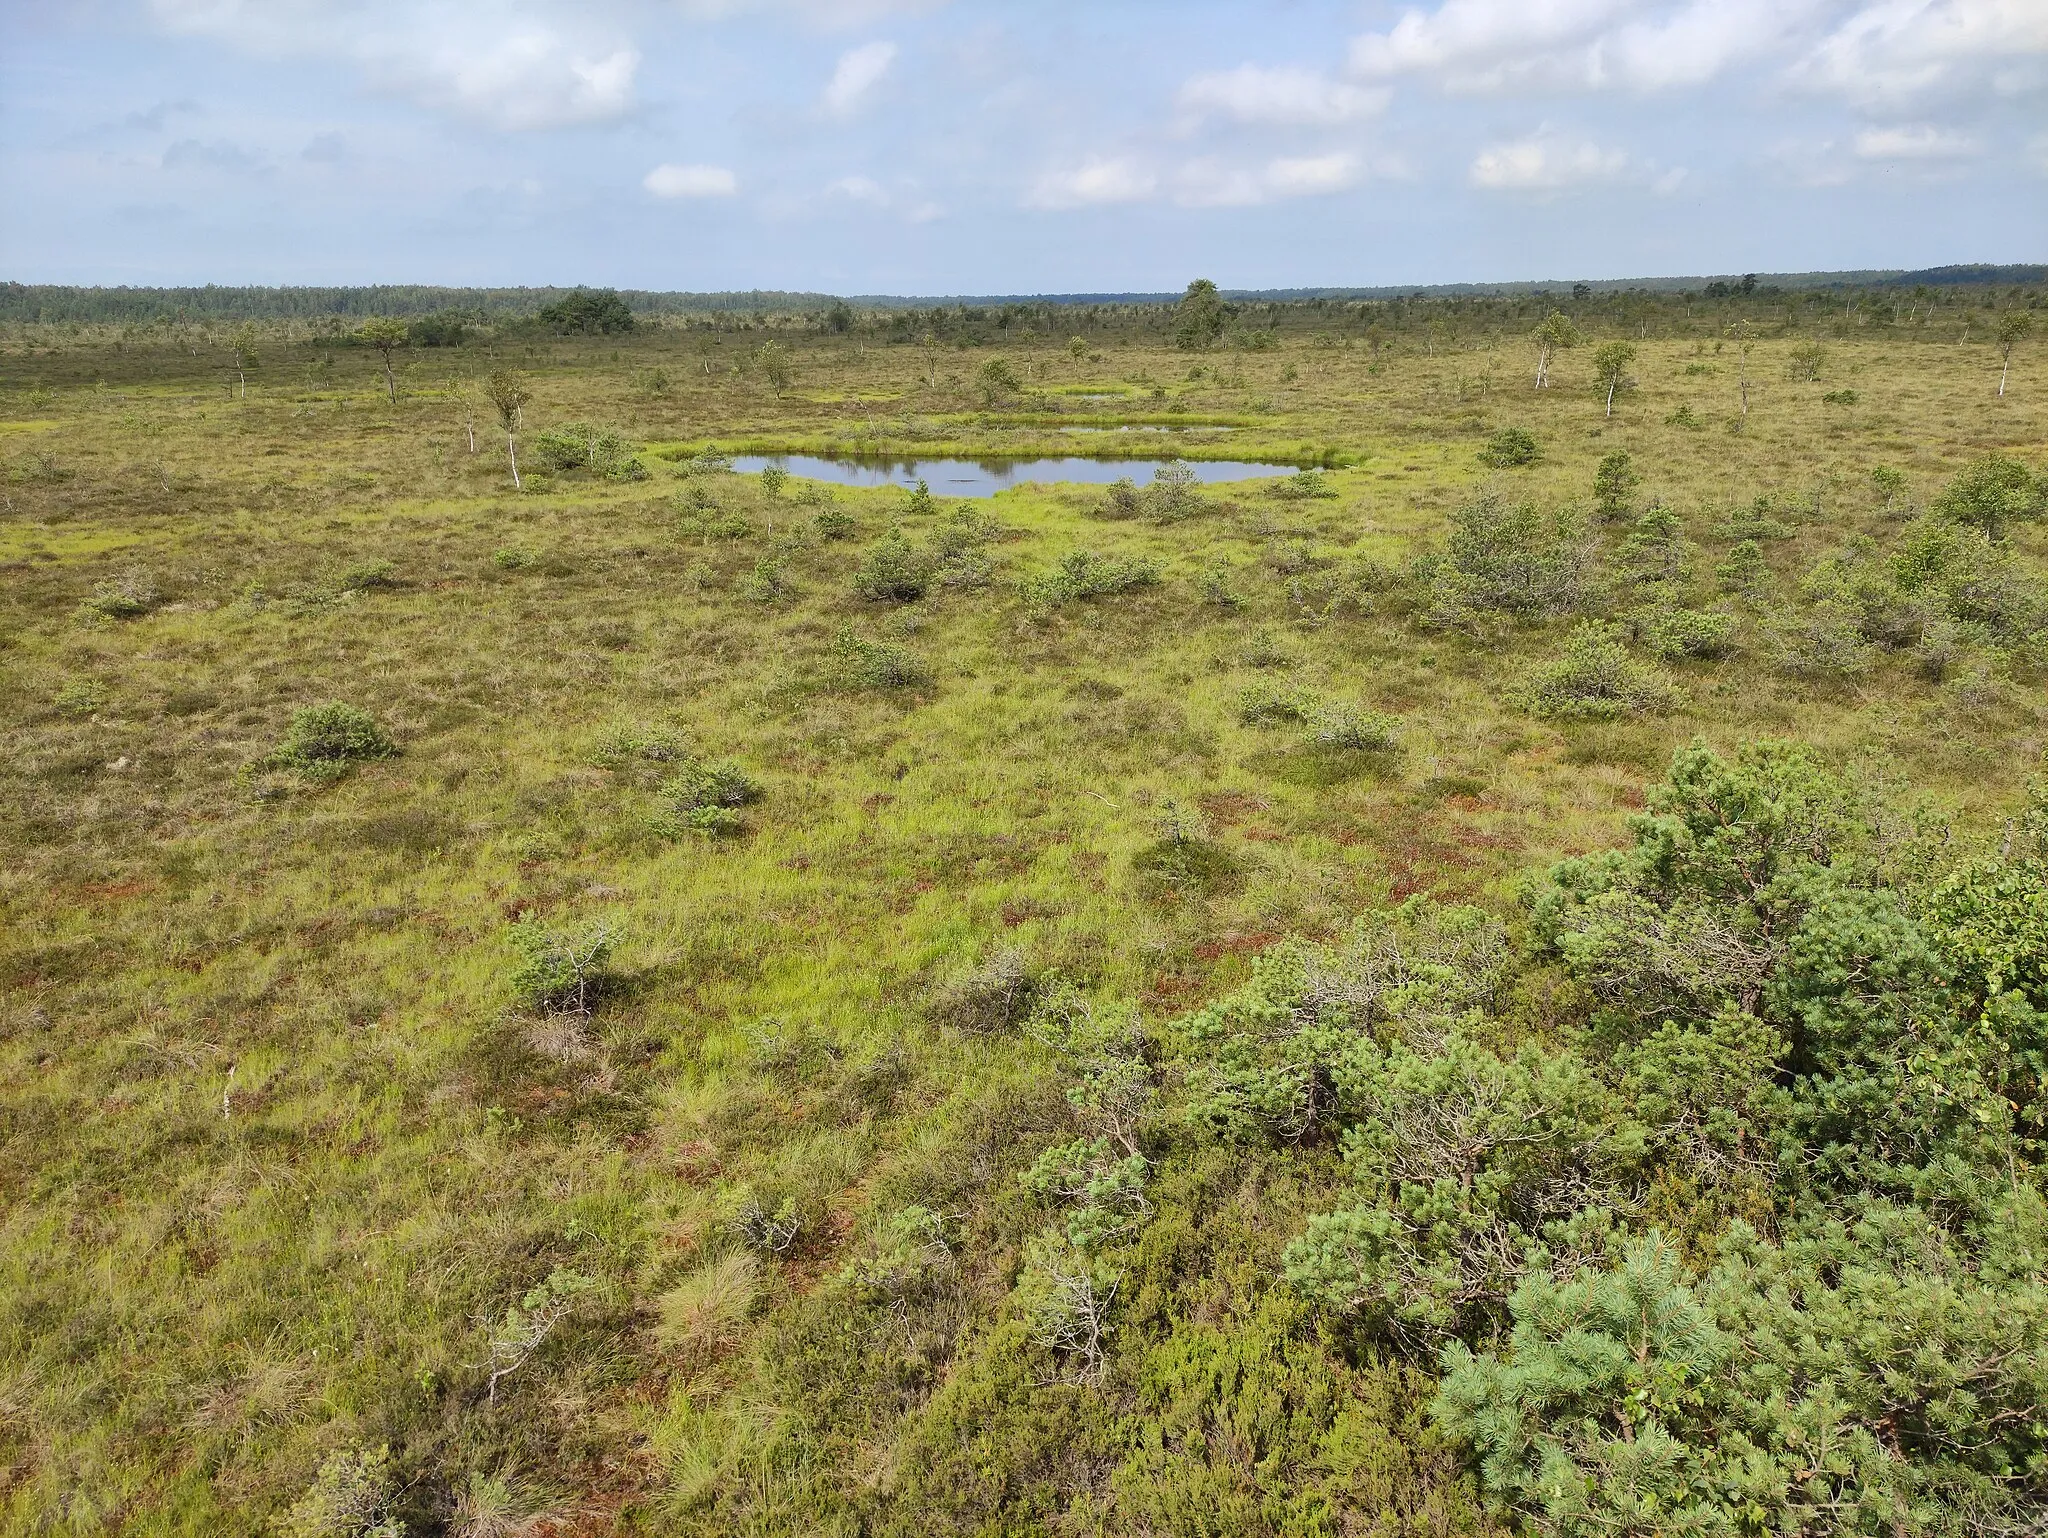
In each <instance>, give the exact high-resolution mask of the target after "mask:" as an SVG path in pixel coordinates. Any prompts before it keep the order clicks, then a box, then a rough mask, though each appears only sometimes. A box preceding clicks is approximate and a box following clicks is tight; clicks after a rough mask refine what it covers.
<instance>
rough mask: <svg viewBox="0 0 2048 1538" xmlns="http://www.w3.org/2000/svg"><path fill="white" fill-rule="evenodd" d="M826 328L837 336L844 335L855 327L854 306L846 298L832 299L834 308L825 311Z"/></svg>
mask: <svg viewBox="0 0 2048 1538" xmlns="http://www.w3.org/2000/svg"><path fill="white" fill-rule="evenodd" d="M825 329H826V330H827V331H830V332H832V333H833V334H834V335H835V336H844V335H845V334H846V333H847V332H849V331H851V330H852V329H853V306H852V305H850V304H848V303H847V302H846V301H845V300H844V299H835V300H833V301H832V308H831V309H829V310H827V311H826V312H825Z"/></svg>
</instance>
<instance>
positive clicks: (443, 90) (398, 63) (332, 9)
mask: <svg viewBox="0 0 2048 1538" xmlns="http://www.w3.org/2000/svg"><path fill="white" fill-rule="evenodd" d="M151 3H152V6H153V9H154V10H155V12H156V15H157V18H158V19H159V20H160V21H161V22H162V23H163V24H164V25H165V26H167V27H169V28H171V29H172V30H174V31H179V32H188V33H196V34H199V35H202V36H209V37H217V38H221V39H223V40H225V41H227V42H230V43H233V44H235V45H237V46H239V47H242V48H244V49H246V50H248V51H249V52H251V53H255V54H258V55H262V56H268V57H308V58H339V59H344V60H347V61H348V62H349V63H351V64H354V65H355V66H356V67H357V68H358V69H360V70H361V71H362V72H363V74H364V75H365V76H366V77H367V78H368V79H369V81H370V83H371V84H372V85H373V86H375V87H376V88H378V89H379V90H384V91H389V92H391V93H392V94H394V95H400V96H406V97H410V98H411V99H413V100H414V101H417V102H419V103H421V104H422V105H424V106H428V107H434V108H439V109H444V110H447V111H452V112H456V113H459V114H461V115H463V116H465V117H471V118H475V119H477V120H479V121H481V122H484V123H488V124H490V125H492V126H493V127H497V128H505V129H522V128H555V127H560V126H563V125H565V124H570V123H586V122H594V121H599V120H602V119H605V118H614V117H618V116H619V115H620V114H622V113H624V112H626V111H628V110H629V109H630V108H631V107H632V105H633V77H634V75H635V74H636V73H637V72H638V70H639V66H640V55H639V54H638V52H636V51H635V50H634V49H633V48H632V47H631V46H630V45H629V44H628V43H627V41H626V40H625V39H623V38H621V37H619V36H618V35H617V34H616V33H613V32H611V31H609V30H606V29H602V28H593V27H592V26H591V24H590V22H589V21H588V20H587V19H586V18H585V17H584V16H583V15H582V14H580V13H578V12H577V11H574V10H565V11H564V12H563V13H562V14H561V15H560V16H559V17H557V16H556V15H555V10H556V7H555V6H554V5H552V4H549V3H545V0H485V3H481V4H477V5H470V6H455V5H451V4H448V3H445V0H443V3H438V4H418V3H415V4H403V3H396V0H356V3H350V0H151Z"/></svg>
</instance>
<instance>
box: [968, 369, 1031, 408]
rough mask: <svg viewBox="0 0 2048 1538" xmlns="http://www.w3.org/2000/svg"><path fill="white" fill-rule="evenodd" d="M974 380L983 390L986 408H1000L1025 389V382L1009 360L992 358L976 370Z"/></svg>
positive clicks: (982, 394)
mask: <svg viewBox="0 0 2048 1538" xmlns="http://www.w3.org/2000/svg"><path fill="white" fill-rule="evenodd" d="M974 379H975V383H976V384H977V385H979V386H980V388H981V400H982V404H983V405H985V406H1000V405H1001V404H1002V403H1003V402H1004V401H1006V400H1008V399H1010V398H1011V397H1012V396H1014V395H1015V394H1016V393H1017V392H1018V391H1019V390H1021V389H1023V388H1024V381H1023V380H1022V379H1020V378H1019V377H1018V375H1017V370H1016V368H1015V367H1014V366H1013V365H1012V364H1011V363H1010V360H1009V359H1007V358H990V359H989V360H988V361H987V362H986V363H984V364H982V366H981V367H980V368H979V369H977V370H975V374H974Z"/></svg>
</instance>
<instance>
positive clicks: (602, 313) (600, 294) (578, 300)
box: [534, 288, 635, 336]
mask: <svg viewBox="0 0 2048 1538" xmlns="http://www.w3.org/2000/svg"><path fill="white" fill-rule="evenodd" d="M534 318H535V319H536V320H538V321H539V322H540V323H541V324H542V325H544V326H552V327H554V328H555V329H556V330H557V331H564V332H573V331H580V332H585V333H589V334H594V335H599V336H615V335H618V334H619V333H621V332H626V331H631V330H632V329H633V327H634V324H635V322H634V320H633V312H632V310H631V309H629V308H628V307H627V305H626V301H625V300H623V299H621V298H620V297H619V295H618V292H617V290H615V289H609V288H598V289H585V288H579V289H577V290H576V291H575V292H573V293H569V294H564V295H563V296H562V297H561V298H560V299H557V300H555V301H553V302H552V303H550V304H544V305H542V306H541V307H540V309H539V310H537V311H536V312H535V314H534Z"/></svg>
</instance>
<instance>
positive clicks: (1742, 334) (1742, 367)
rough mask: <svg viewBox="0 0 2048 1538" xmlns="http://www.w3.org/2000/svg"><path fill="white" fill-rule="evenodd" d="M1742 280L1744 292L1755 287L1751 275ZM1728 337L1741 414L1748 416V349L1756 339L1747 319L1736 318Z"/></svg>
mask: <svg viewBox="0 0 2048 1538" xmlns="http://www.w3.org/2000/svg"><path fill="white" fill-rule="evenodd" d="M1743 281H1744V282H1746V283H1747V284H1748V285H1749V287H1748V288H1746V289H1744V290H1743V292H1744V293H1749V292H1751V291H1752V290H1754V289H1755V287H1756V279H1755V277H1754V276H1753V275H1752V276H1751V277H1749V278H1745V279H1744V280H1743ZM1728 339H1729V340H1730V341H1732V342H1733V343H1734V344H1735V377H1736V381H1737V384H1738V385H1739V387H1740V388H1741V391H1742V414H1743V415H1744V416H1748V415H1749V349H1750V347H1751V345H1752V344H1753V343H1754V342H1755V340H1756V334H1755V332H1754V331H1753V330H1752V329H1751V327H1750V324H1749V322H1748V321H1746V320H1738V321H1736V322H1735V324H1733V325H1732V326H1730V327H1729V328H1728Z"/></svg>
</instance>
